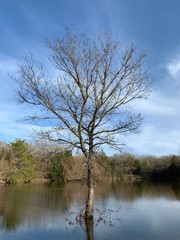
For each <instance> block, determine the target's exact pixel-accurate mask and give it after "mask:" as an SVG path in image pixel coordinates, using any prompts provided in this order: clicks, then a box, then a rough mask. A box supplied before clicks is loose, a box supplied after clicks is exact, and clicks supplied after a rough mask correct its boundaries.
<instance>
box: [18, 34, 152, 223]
mask: <svg viewBox="0 0 180 240" xmlns="http://www.w3.org/2000/svg"><path fill="white" fill-rule="evenodd" d="M47 46H48V48H49V49H50V53H51V54H50V58H49V59H50V63H51V64H52V65H51V66H53V67H54V69H55V71H54V73H53V75H54V76H55V77H52V76H51V77H50V76H49V75H48V73H47V69H45V67H44V66H43V65H41V64H38V63H36V62H35V61H34V60H33V59H32V57H30V58H27V57H25V58H24V61H23V63H22V65H21V66H20V71H19V75H18V77H16V81H17V83H18V87H19V88H18V90H17V95H18V100H19V102H20V103H27V104H29V105H32V106H34V107H36V109H37V112H36V113H35V114H33V115H31V116H30V117H27V120H33V121H41V122H42V121H45V124H44V126H46V127H44V130H43V131H41V132H40V134H41V135H42V136H43V137H47V138H49V139H53V140H55V141H59V142H60V143H61V144H65V145H67V146H70V147H73V148H76V149H80V150H81V151H82V153H83V154H84V155H85V158H86V165H87V186H88V198H87V203H86V210H85V219H91V218H93V201H94V188H93V159H94V158H95V153H96V151H97V149H98V148H99V147H101V146H102V145H108V146H110V147H113V148H119V147H121V144H122V143H121V142H120V140H118V138H117V137H118V136H121V135H122V134H126V133H128V132H135V131H136V130H137V129H138V127H139V124H140V122H141V120H142V118H141V115H140V114H134V113H132V112H131V111H130V110H131V107H132V105H131V103H135V102H136V101H137V100H139V99H143V98H146V97H147V95H148V93H149V92H150V89H151V84H150V82H151V81H150V77H149V75H148V73H147V72H146V71H144V70H143V67H144V66H143V65H144V58H145V54H137V53H136V47H135V46H134V45H131V46H130V47H129V48H126V49H122V47H121V45H120V43H119V42H117V41H114V40H113V39H112V37H111V36H110V35H108V34H107V35H106V36H105V37H103V36H102V35H98V36H97V37H96V38H95V40H90V39H88V37H87V35H86V34H83V35H80V36H77V35H74V34H73V33H72V32H71V31H69V30H67V31H66V32H65V35H64V37H63V38H57V39H56V41H55V42H50V41H48V43H47Z"/></svg>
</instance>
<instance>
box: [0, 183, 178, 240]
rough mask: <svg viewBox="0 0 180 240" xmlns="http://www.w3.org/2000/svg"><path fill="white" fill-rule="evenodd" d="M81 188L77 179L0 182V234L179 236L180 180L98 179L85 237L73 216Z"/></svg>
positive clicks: (153, 239)
mask: <svg viewBox="0 0 180 240" xmlns="http://www.w3.org/2000/svg"><path fill="white" fill-rule="evenodd" d="M85 190H86V187H85V186H84V185H82V184H80V183H68V184H66V186H65V185H63V184H59V185H55V184H51V185H43V184H40V185H28V184H27V185H14V186H13V185H9V186H0V240H15V239H18V240H32V239H33V240H50V239H51V240H60V239H69V240H71V239H77V240H81V239H89V240H92V239H98V240H99V239H103V240H104V239H120V240H131V239H133V240H141V239H142V240H161V239H162V240H179V239H180V186H178V185H167V184H152V183H140V182H139V183H118V182H110V181H103V182H99V183H97V185H96V191H95V194H96V199H95V220H94V225H93V226H91V227H90V232H91V233H90V234H89V233H88V234H89V236H88V237H87V235H88V234H87V226H85V224H84V223H83V222H77V221H76V216H77V214H78V213H79V211H80V210H81V209H82V208H83V207H84V203H85V200H86V194H85V193H86V192H85Z"/></svg>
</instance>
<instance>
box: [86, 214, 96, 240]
mask: <svg viewBox="0 0 180 240" xmlns="http://www.w3.org/2000/svg"><path fill="white" fill-rule="evenodd" d="M85 224H86V235H87V240H94V226H93V225H94V222H93V219H87V220H86V221H85Z"/></svg>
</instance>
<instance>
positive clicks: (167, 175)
mask: <svg viewBox="0 0 180 240" xmlns="http://www.w3.org/2000/svg"><path fill="white" fill-rule="evenodd" d="M96 157H97V159H96V161H94V164H93V168H94V169H93V170H94V178H95V179H96V180H99V179H100V180H101V179H106V180H107V179H112V180H122V181H134V180H135V181H137V180H138V181H161V182H163V181H164V182H178V183H179V182H180V156H179V155H178V156H175V155H169V156H162V157H155V156H134V155H131V154H127V153H126V154H116V155H113V156H109V157H108V156H107V155H106V154H105V153H104V152H103V151H101V152H99V153H98V154H97V156H96ZM84 160H85V159H84V157H83V156H82V155H76V156H73V155H72V153H71V151H69V150H68V149H65V148H62V147H60V146H59V145H57V144H55V143H49V142H44V141H37V142H36V143H35V144H30V143H27V142H26V141H25V140H21V139H16V140H15V141H14V142H11V143H4V142H1V143H0V184H10V183H50V182H54V181H56V182H60V181H61V182H69V181H85V180H86V166H85V162H84Z"/></svg>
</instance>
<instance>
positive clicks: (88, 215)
mask: <svg viewBox="0 0 180 240" xmlns="http://www.w3.org/2000/svg"><path fill="white" fill-rule="evenodd" d="M87 165H88V169H87V171H88V172H87V187H88V196H87V201H86V210H85V219H93V205H94V185H93V173H92V162H91V157H89V158H88V163H87Z"/></svg>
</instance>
